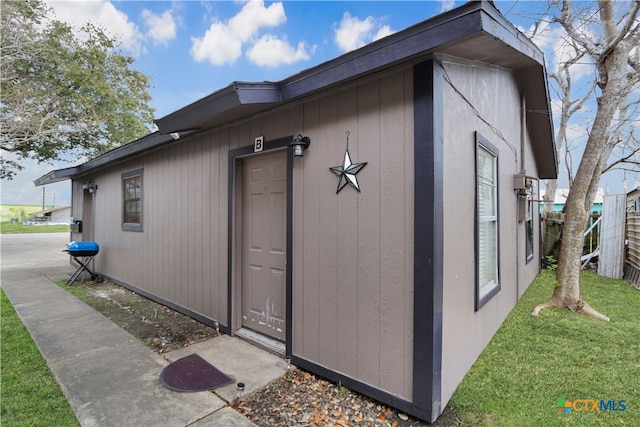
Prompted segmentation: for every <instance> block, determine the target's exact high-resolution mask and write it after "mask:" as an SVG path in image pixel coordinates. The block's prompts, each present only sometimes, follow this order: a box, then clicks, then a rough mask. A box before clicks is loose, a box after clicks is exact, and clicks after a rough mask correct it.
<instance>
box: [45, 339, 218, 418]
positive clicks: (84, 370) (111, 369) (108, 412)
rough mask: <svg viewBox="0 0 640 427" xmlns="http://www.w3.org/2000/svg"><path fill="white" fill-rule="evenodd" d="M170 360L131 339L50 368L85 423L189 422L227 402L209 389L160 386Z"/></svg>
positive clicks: (204, 415)
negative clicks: (177, 389) (186, 390)
mask: <svg viewBox="0 0 640 427" xmlns="http://www.w3.org/2000/svg"><path fill="white" fill-rule="evenodd" d="M166 365H167V362H166V361H164V360H163V359H161V358H160V357H158V356H156V355H155V354H153V353H152V352H151V351H150V350H149V349H148V348H146V347H145V346H143V345H142V344H141V343H140V342H129V343H123V344H120V345H118V346H115V347H110V348H105V349H102V350H96V351H94V352H92V353H87V354H82V355H79V356H77V357H74V358H68V359H66V360H63V361H61V362H58V363H54V364H51V365H50V367H51V370H52V372H53V374H54V375H55V376H56V378H57V379H58V382H59V383H60V384H61V386H62V388H63V390H64V392H65V394H66V395H67V398H68V400H69V403H70V404H71V406H72V407H73V408H74V410H75V412H76V415H77V417H78V420H79V421H80V423H81V424H82V425H83V426H156V425H157V426H159V425H162V426H186V425H189V424H191V423H193V422H195V421H197V420H200V419H202V418H205V417H206V416H208V415H209V414H211V413H212V412H214V411H216V410H218V409H221V408H222V407H224V406H225V403H224V402H223V401H222V400H221V399H220V398H218V397H217V396H216V395H214V394H213V393H211V392H198V393H177V392H174V391H171V390H169V389H167V388H165V387H164V386H162V384H161V383H160V373H161V372H162V369H164V367H165V366H166Z"/></svg>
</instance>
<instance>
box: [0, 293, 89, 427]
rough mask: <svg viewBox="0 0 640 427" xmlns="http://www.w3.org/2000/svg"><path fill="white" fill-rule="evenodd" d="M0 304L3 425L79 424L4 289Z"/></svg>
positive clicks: (0, 394) (0, 416)
mask: <svg viewBox="0 0 640 427" xmlns="http://www.w3.org/2000/svg"><path fill="white" fill-rule="evenodd" d="M0 304H1V307H0V309H1V316H2V319H1V321H2V324H1V327H0V331H1V334H0V337H1V338H0V340H1V341H2V349H1V352H0V369H1V372H2V380H1V381H2V383H1V384H2V387H1V391H0V402H1V404H0V408H1V409H0V422H1V424H2V426H3V427H5V426H6V427H9V426H16V427H18V426H19V427H23V426H65V427H66V426H79V425H80V424H79V423H78V421H77V419H76V416H75V415H74V413H73V411H72V410H71V407H70V406H69V403H68V402H67V400H66V398H65V397H64V394H63V393H62V391H61V390H60V387H59V386H58V383H57V382H56V380H55V378H54V377H53V374H52V373H51V371H50V370H49V367H48V366H47V363H46V362H45V361H44V359H43V358H42V355H41V354H40V352H39V351H38V348H37V347H36V346H35V344H34V343H33V341H32V340H31V336H30V335H29V333H28V332H27V330H26V329H25V327H24V325H23V324H22V322H21V321H20V318H18V316H17V314H16V312H15V311H14V309H13V307H12V306H11V303H10V302H9V299H8V298H7V296H6V295H5V294H4V291H2V290H0Z"/></svg>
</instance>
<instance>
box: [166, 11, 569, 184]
mask: <svg viewBox="0 0 640 427" xmlns="http://www.w3.org/2000/svg"><path fill="white" fill-rule="evenodd" d="M437 54H446V55H449V56H457V57H460V58H464V59H468V60H473V61H480V62H486V63H490V64H494V65H498V66H501V67H504V68H508V69H511V70H514V72H515V75H516V77H517V78H518V81H519V83H520V87H521V90H522V92H523V94H524V97H525V99H526V104H527V121H528V123H529V135H530V137H531V140H532V141H533V152H534V157H535V160H536V163H537V165H538V172H539V175H540V178H543V179H547V178H555V177H556V176H557V161H556V154H555V153H556V150H555V142H554V134H553V124H552V120H551V117H550V114H546V113H545V112H550V104H549V94H548V88H547V81H546V70H545V65H544V57H543V54H542V52H541V51H540V49H538V47H537V46H536V45H535V44H534V43H533V42H531V40H529V39H528V38H527V37H526V36H524V35H523V34H522V33H521V32H519V31H518V30H517V29H516V28H515V27H514V26H513V25H512V24H511V23H510V22H509V21H507V20H506V19H505V18H504V16H502V14H500V12H499V11H498V10H497V9H496V8H495V7H494V6H493V5H492V4H491V2H485V1H483V2H473V1H472V2H468V3H466V4H465V5H463V6H461V7H459V8H456V9H453V10H451V11H449V12H446V13H443V14H440V15H437V16H435V17H433V18H431V19H428V20H426V21H423V22H421V23H419V24H416V25H414V26H412V27H409V28H407V29H405V30H402V31H400V32H398V33H395V34H393V35H390V36H388V37H385V38H383V39H381V40H378V41H376V42H374V43H371V44H368V45H366V46H364V47H362V48H360V49H357V50H355V51H352V52H349V53H346V54H344V55H342V56H340V57H338V58H335V59H333V60H330V61H327V62H325V63H322V64H320V65H318V66H315V67H312V68H309V69H307V70H304V71H302V72H300V73H297V74H295V75H293V76H290V77H288V78H286V79H284V80H282V81H280V82H262V83H242V82H235V83H232V84H231V85H229V86H227V87H226V88H224V89H221V90H219V91H217V92H214V93H212V94H211V95H209V96H207V97H204V98H202V99H200V100H198V101H196V102H194V103H192V104H190V105H187V106H185V107H183V108H181V109H179V110H177V111H175V112H173V113H171V114H168V115H167V116H165V117H162V118H160V119H158V120H156V125H157V126H158V129H159V130H160V132H161V133H170V132H175V131H180V130H187V129H189V130H204V129H209V128H213V127H216V126H220V125H223V124H226V123H230V122H233V121H237V120H241V119H243V118H246V117H249V116H251V115H253V114H256V113H259V112H263V111H267V110H269V109H271V108H273V107H275V106H277V105H280V104H283V103H287V102H292V101H295V100H297V99H301V98H303V97H305V96H309V95H311V94H314V93H318V92H321V91H323V90H327V89H330V88H332V87H335V86H338V85H343V84H346V83H348V82H350V81H353V80H356V79H359V78H362V77H365V76H367V75H370V74H373V73H377V72H380V71H382V70H384V69H387V68H390V67H396V66H399V65H401V64H404V63H411V62H418V61H421V60H425V59H427V58H429V57H432V56H434V55H437Z"/></svg>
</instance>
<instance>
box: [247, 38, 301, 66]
mask: <svg viewBox="0 0 640 427" xmlns="http://www.w3.org/2000/svg"><path fill="white" fill-rule="evenodd" d="M247 57H248V58H249V60H250V61H251V62H253V63H254V64H256V65H258V66H261V67H277V66H278V65H281V64H293V63H294V62H297V61H305V60H307V59H309V53H308V51H307V46H306V44H305V43H304V42H300V43H298V47H297V48H294V47H293V46H291V45H290V44H289V43H288V42H287V40H283V39H279V38H278V37H276V36H274V35H271V34H265V35H264V36H262V37H261V38H260V39H259V40H258V41H257V42H256V43H255V44H254V45H253V46H251V48H250V49H249V50H248V51H247Z"/></svg>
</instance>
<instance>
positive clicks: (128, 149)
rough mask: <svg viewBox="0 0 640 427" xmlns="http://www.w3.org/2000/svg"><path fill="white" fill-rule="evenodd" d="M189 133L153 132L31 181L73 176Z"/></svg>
mask: <svg viewBox="0 0 640 427" xmlns="http://www.w3.org/2000/svg"><path fill="white" fill-rule="evenodd" d="M191 133H193V132H188V131H187V132H177V133H172V134H169V135H164V134H161V133H159V132H154V133H151V134H149V135H147V136H144V137H142V138H140V139H137V140H135V141H133V142H131V143H129V144H126V145H122V146H120V147H118V148H114V149H113V150H111V151H109V152H107V153H105V154H103V155H101V156H98V157H96V158H95V159H92V160H89V161H88V162H86V163H83V164H81V165H79V166H73V167H69V168H65V169H58V170H54V171H51V172H49V173H48V174H46V175H43V176H42V177H40V178H38V179H36V180H35V181H33V183H34V184H35V185H36V186H40V185H46V184H52V183H54V182H59V181H64V180H67V179H71V178H75V177H77V176H79V175H82V174H84V173H87V172H89V171H92V170H94V169H97V168H99V167H102V166H105V165H108V164H110V163H111V162H113V161H116V160H123V159H126V158H128V157H131V156H134V155H136V154H138V153H140V152H143V151H147V150H150V149H152V148H155V147H158V146H161V145H164V144H167V143H170V142H173V141H175V140H177V139H179V138H181V137H184V136H186V135H189V134H191Z"/></svg>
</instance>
